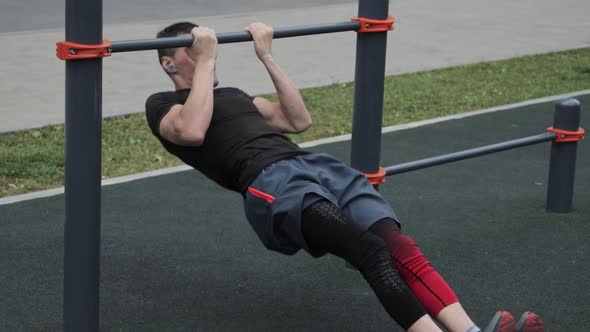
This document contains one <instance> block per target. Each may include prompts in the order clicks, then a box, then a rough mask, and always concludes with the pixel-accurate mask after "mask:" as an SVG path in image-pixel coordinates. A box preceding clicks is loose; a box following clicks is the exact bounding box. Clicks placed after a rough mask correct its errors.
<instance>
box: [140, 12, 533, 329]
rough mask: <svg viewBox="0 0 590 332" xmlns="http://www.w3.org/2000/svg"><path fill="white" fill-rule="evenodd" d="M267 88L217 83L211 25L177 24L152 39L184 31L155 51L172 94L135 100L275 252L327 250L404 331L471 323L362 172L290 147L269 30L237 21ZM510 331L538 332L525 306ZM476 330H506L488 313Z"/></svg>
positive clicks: (290, 126) (296, 112) (288, 110)
mask: <svg viewBox="0 0 590 332" xmlns="http://www.w3.org/2000/svg"><path fill="white" fill-rule="evenodd" d="M245 30H246V31H248V32H249V33H250V34H252V36H253V39H254V48H255V52H256V55H257V56H258V58H259V59H260V61H261V62H262V64H263V65H264V66H265V68H266V70H267V71H268V74H269V75H270V78H271V79H272V82H273V84H274V86H275V88H276V91H277V94H278V97H279V102H271V101H269V100H267V99H264V98H261V97H251V96H249V95H247V94H246V93H244V92H242V91H241V90H238V89H235V88H220V89H214V87H216V86H217V85H218V81H217V77H216V72H215V61H216V57H217V38H216V34H215V32H214V31H213V30H211V29H209V28H205V27H197V26H196V25H195V24H192V23H188V22H181V23H177V24H173V25H171V26H169V27H167V28H166V29H164V30H163V31H161V32H160V33H159V34H158V37H159V38H160V37H172V36H178V35H190V34H192V36H193V37H194V43H193V45H192V46H191V47H188V48H177V49H167V50H160V51H159V53H158V56H159V60H160V64H161V66H162V68H163V69H164V71H165V72H166V73H167V74H168V75H169V76H170V78H171V79H172V81H173V82H174V85H175V91H170V92H162V93H157V94H154V95H152V96H150V98H149V99H148V100H147V102H146V115H147V120H148V124H149V126H150V128H151V130H152V132H153V133H154V135H155V136H156V137H157V138H158V139H159V140H160V142H161V143H162V145H163V146H164V148H165V149H166V150H168V151H169V152H170V153H172V154H174V155H176V156H177V157H178V158H180V159H181V160H183V161H184V162H185V163H187V164H188V165H191V166H192V167H194V168H195V169H197V170H199V171H200V172H202V173H203V174H204V175H206V176H207V177H209V178H210V179H212V180H213V181H215V182H217V183H218V184H220V185H221V186H223V187H225V188H227V189H229V190H232V191H235V192H238V193H240V194H242V195H243V196H244V207H245V212H246V217H247V219H248V221H249V222H250V224H251V226H252V227H253V229H254V231H255V232H256V233H257V235H258V237H259V238H260V239H261V241H262V242H263V243H264V245H265V246H266V247H267V248H268V249H270V250H275V251H278V252H281V253H285V254H294V253H295V252H297V251H299V250H300V249H304V250H306V251H307V252H309V253H310V254H311V255H313V256H315V257H318V256H321V255H324V254H326V253H330V254H333V255H336V256H339V257H342V258H343V259H345V260H346V261H347V262H349V263H350V264H351V265H353V266H354V267H355V268H357V269H358V270H359V271H360V273H361V274H362V276H363V277H364V278H365V280H366V281H367V282H368V283H369V285H370V286H371V288H372V289H373V290H374V292H375V294H376V295H377V297H378V299H379V300H380V301H381V303H382V304H383V307H384V308H385V310H386V311H387V312H388V313H389V315H390V316H391V317H392V318H393V319H394V320H395V321H396V322H397V323H398V324H399V325H400V326H401V327H402V328H404V329H406V330H408V331H440V329H439V327H438V326H437V325H436V324H435V323H434V320H433V318H434V319H436V320H437V321H438V322H440V323H441V324H442V325H443V326H444V327H445V328H447V329H448V330H450V331H460V332H465V331H480V329H479V328H478V327H477V326H476V325H475V324H474V323H473V322H472V321H471V319H470V318H469V316H468V315H467V314H466V313H465V311H464V310H463V308H462V307H461V305H460V303H459V301H458V299H457V297H456V296H455V294H454V292H453V291H452V290H451V288H450V287H449V286H448V285H447V283H446V282H445V281H444V280H443V279H442V277H441V276H440V275H439V274H438V273H437V272H436V271H435V270H434V269H433V268H432V267H431V266H430V264H429V263H428V261H427V260H426V259H425V258H424V255H423V254H422V253H421V252H420V250H419V249H418V247H417V246H416V244H415V243H414V241H413V240H412V239H411V238H409V237H408V236H406V235H404V234H402V233H401V231H400V228H399V227H400V226H399V222H398V221H397V217H396V216H395V214H394V212H393V211H392V210H391V208H390V207H389V205H388V204H387V202H386V201H385V200H384V199H383V198H381V196H380V195H379V194H378V192H377V191H375V190H374V188H373V187H372V186H371V185H370V184H369V183H368V181H367V180H366V179H365V177H364V176H363V175H362V174H361V173H359V172H358V171H356V170H353V169H351V168H349V167H347V166H346V165H344V164H343V163H341V162H340V161H338V160H336V159H334V158H333V157H331V156H329V155H326V154H312V153H308V152H305V151H303V150H301V149H300V148H299V147H298V146H297V145H295V144H294V143H292V142H291V141H290V140H289V139H288V138H287V137H286V136H284V133H299V132H302V131H304V130H306V129H307V128H309V127H310V126H311V124H312V120H311V116H310V113H309V111H308V110H307V108H306V106H305V103H304V102H303V98H302V97H301V95H300V94H299V91H298V89H297V88H296V86H295V84H294V83H293V82H292V81H291V80H290V79H289V78H288V77H287V75H285V73H284V72H283V71H282V69H281V67H280V66H279V65H278V64H277V62H276V61H275V60H274V58H273V55H272V52H271V44H272V36H273V31H272V29H271V28H270V27H268V26H266V25H264V24H262V23H253V24H251V25H249V26H248V27H246V29H245ZM516 328H517V330H518V331H542V330H543V328H542V321H541V320H540V318H539V317H538V316H536V315H534V314H532V313H525V314H524V315H523V316H522V318H521V320H520V321H519V323H518V326H517V327H516ZM485 331H495V332H498V331H502V332H507V331H509V332H513V331H515V321H514V318H513V317H512V316H511V315H510V313H508V312H498V313H497V314H496V316H495V317H494V319H492V322H491V323H490V325H489V326H488V328H487V329H486V330H485Z"/></svg>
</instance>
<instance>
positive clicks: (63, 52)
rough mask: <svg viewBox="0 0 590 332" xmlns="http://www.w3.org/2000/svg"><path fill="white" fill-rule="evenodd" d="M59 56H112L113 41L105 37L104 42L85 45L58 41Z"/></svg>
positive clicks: (86, 57) (69, 57)
mask: <svg viewBox="0 0 590 332" xmlns="http://www.w3.org/2000/svg"><path fill="white" fill-rule="evenodd" d="M56 45H57V52H56V53H57V57H58V58H60V59H61V60H80V59H95V58H104V57H106V56H111V47H112V45H113V44H112V43H111V41H110V40H108V39H105V40H103V41H102V44H97V45H85V44H77V43H72V42H69V41H61V42H57V43H56Z"/></svg>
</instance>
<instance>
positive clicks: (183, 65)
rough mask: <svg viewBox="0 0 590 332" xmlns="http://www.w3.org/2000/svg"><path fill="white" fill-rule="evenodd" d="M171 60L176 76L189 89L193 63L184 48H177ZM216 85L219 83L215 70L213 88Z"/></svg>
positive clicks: (193, 69)
mask: <svg viewBox="0 0 590 332" xmlns="http://www.w3.org/2000/svg"><path fill="white" fill-rule="evenodd" d="M182 36H190V35H182ZM173 60H174V68H175V69H176V76H178V77H179V78H180V79H182V80H183V81H184V82H185V83H186V84H187V85H188V86H189V87H190V86H191V85H192V82H193V75H194V74H195V62H194V61H193V59H191V58H190V57H189V56H188V54H187V53H186V52H185V48H184V47H179V48H177V49H176V52H175V53H174V57H173ZM218 84H219V81H218V80H217V70H215V81H214V83H213V86H217V85H218Z"/></svg>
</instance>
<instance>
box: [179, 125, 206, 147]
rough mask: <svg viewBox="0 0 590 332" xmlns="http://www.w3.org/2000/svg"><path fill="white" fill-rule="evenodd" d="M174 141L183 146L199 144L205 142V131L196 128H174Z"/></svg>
mask: <svg viewBox="0 0 590 332" xmlns="http://www.w3.org/2000/svg"><path fill="white" fill-rule="evenodd" d="M174 136H175V138H176V139H175V141H176V142H175V143H178V144H181V145H185V146H200V145H203V143H204V142H205V133H204V132H202V131H201V130H199V129H196V128H182V129H179V130H175V135H174Z"/></svg>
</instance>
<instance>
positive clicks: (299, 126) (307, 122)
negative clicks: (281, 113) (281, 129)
mask: <svg viewBox="0 0 590 332" xmlns="http://www.w3.org/2000/svg"><path fill="white" fill-rule="evenodd" d="M312 124H313V121H312V120H311V117H309V118H307V119H306V120H304V121H302V122H301V123H299V124H297V127H295V133H296V134H299V133H302V132H304V131H306V130H307V129H309V128H310V127H311V125H312Z"/></svg>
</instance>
